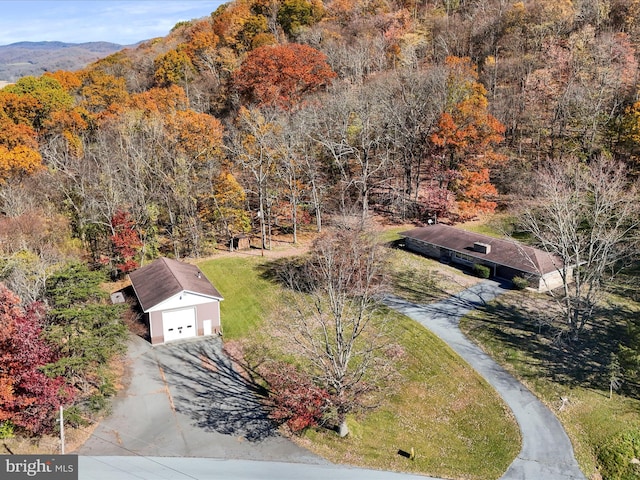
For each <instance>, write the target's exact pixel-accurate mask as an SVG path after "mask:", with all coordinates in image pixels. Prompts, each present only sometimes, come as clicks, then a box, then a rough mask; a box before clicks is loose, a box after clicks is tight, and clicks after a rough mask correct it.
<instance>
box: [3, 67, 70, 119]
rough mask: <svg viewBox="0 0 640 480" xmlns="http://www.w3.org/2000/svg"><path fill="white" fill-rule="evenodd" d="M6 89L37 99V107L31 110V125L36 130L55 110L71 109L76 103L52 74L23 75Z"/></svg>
mask: <svg viewBox="0 0 640 480" xmlns="http://www.w3.org/2000/svg"><path fill="white" fill-rule="evenodd" d="M4 90H5V91H6V92H9V93H14V94H16V95H20V96H28V97H31V98H33V99H35V100H36V108H35V109H34V110H33V111H32V112H31V114H32V115H33V120H32V123H31V125H30V126H32V127H33V128H34V129H36V130H39V129H40V128H42V126H43V123H44V122H45V121H46V120H47V119H48V118H49V117H50V115H51V114H52V113H53V112H55V111H59V110H66V109H70V108H71V107H73V105H74V100H73V97H72V96H71V95H70V94H69V93H68V92H67V91H66V90H65V89H64V88H63V87H62V85H60V83H59V82H58V81H57V80H56V79H55V78H53V77H50V76H42V77H37V78H36V77H23V78H21V79H20V80H18V81H17V82H16V83H15V84H13V85H9V86H8V87H5V89H4Z"/></svg>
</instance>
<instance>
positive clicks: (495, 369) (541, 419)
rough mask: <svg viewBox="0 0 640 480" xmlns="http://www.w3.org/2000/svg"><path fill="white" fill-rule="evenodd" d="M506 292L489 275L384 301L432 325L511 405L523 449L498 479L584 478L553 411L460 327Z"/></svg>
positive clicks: (415, 318) (423, 323) (423, 322)
mask: <svg viewBox="0 0 640 480" xmlns="http://www.w3.org/2000/svg"><path fill="white" fill-rule="evenodd" d="M502 292H504V288H503V286H502V285H501V284H500V283H498V282H495V281H491V280H487V281H484V282H481V283H478V284H476V285H474V286H472V287H470V288H468V289H467V290H464V291H463V292H461V293H459V294H458V295H455V296H453V297H450V298H448V299H446V300H444V301H441V302H438V303H434V304H430V305H418V304H414V303H410V302H407V301H405V300H402V299H399V298H395V297H388V298H387V299H386V300H385V303H386V304H387V305H388V306H389V307H391V308H393V309H395V310H398V311H399V312H401V313H403V314H405V315H407V316H408V317H410V318H412V319H414V320H415V321H417V322H419V323H420V324H422V325H423V326H425V327H426V328H427V329H429V330H431V331H432V332H433V333H435V334H436V335H437V336H438V337H440V338H441V339H442V340H443V341H444V342H445V343H447V344H448V345H449V346H450V347H451V348H452V349H453V350H454V351H455V352H456V353H458V355H460V356H461V357H462V358H463V359H464V360H465V361H466V362H467V363H469V365H471V367H472V368H474V369H475V370H476V371H477V372H478V373H480V375H482V376H483V377H484V378H485V379H486V380H487V381H488V382H489V383H490V384H491V385H492V386H493V387H494V388H495V389H496V391H497V392H498V393H499V394H500V396H502V398H503V399H504V401H505V402H506V403H507V405H508V406H509V407H510V408H511V411H512V412H513V415H514V416H515V418H516V421H517V422H518V426H519V427H520V432H521V434H522V449H521V451H520V453H519V455H518V457H517V458H516V459H515V460H514V462H513V463H512V464H511V466H510V467H509V468H508V469H507V471H506V473H505V474H504V475H503V476H502V477H501V480H542V479H544V480H568V479H576V480H585V476H584V474H583V473H582V471H581V470H580V468H579V467H578V462H577V461H576V459H575V456H574V453H573V447H572V445H571V442H570V440H569V437H568V436H567V434H566V432H565V431H564V429H563V428H562V425H561V424H560V422H559V421H558V419H557V418H556V416H555V415H554V414H553V413H552V412H551V411H550V410H549V409H548V408H547V407H546V406H545V405H544V404H542V402H540V401H539V400H538V399H537V398H536V397H535V395H533V394H532V393H531V392H530V391H529V390H528V389H527V388H526V387H525V386H524V385H522V383H520V382H519V381H518V380H516V379H515V378H514V377H513V376H512V375H510V374H509V373H508V372H507V371H506V370H504V369H503V368H502V367H500V366H499V365H498V364H497V363H496V362H495V361H494V360H493V359H491V358H490V357H489V356H488V355H487V354H485V353H484V352H483V351H482V350H481V349H480V348H479V347H478V346H477V345H475V344H474V343H473V342H471V341H470V340H469V339H468V338H467V337H465V336H464V334H463V333H462V332H461V331H460V328H459V323H460V318H461V317H462V316H464V315H465V314H467V313H468V312H470V311H472V310H475V309H476V308H478V306H480V305H483V304H486V303H487V302H489V301H491V300H493V299H494V298H496V297H497V296H498V295H500V294H501V293H502Z"/></svg>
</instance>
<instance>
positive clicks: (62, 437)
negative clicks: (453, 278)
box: [59, 405, 64, 455]
mask: <svg viewBox="0 0 640 480" xmlns="http://www.w3.org/2000/svg"><path fill="white" fill-rule="evenodd" d="M59 421H60V453H61V454H62V455H64V414H63V413H62V405H60V420H59Z"/></svg>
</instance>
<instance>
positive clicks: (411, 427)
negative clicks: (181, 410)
mask: <svg viewBox="0 0 640 480" xmlns="http://www.w3.org/2000/svg"><path fill="white" fill-rule="evenodd" d="M269 261H270V260H269V259H268V258H261V257H253V256H252V257H240V256H234V257H221V258H215V259H212V260H208V261H206V262H202V263H201V264H200V268H201V269H202V270H203V272H204V273H205V274H206V275H207V276H208V277H209V278H212V279H215V285H216V287H217V288H218V289H219V290H220V292H221V293H222V295H223V296H224V297H225V300H224V301H223V302H222V305H221V310H222V311H221V315H222V322H223V327H224V334H225V340H242V341H243V342H256V343H258V342H261V343H262V344H264V343H265V340H264V338H261V333H260V332H261V330H263V329H262V328H261V327H262V326H263V325H264V322H265V321H266V320H265V319H267V318H269V316H270V315H273V314H274V312H279V311H280V308H281V305H279V303H278V302H279V299H280V298H281V296H280V295H279V292H280V290H279V289H280V288H281V287H279V286H278V285H276V284H275V283H272V282H270V281H268V280H267V279H266V278H265V277H264V275H263V272H264V271H265V268H264V267H265V265H266V263H267V262H269ZM271 261H273V260H271ZM414 262H416V263H414ZM392 265H393V270H394V272H396V274H397V272H402V271H406V269H407V268H413V269H415V270H412V271H414V272H415V273H416V274H418V273H420V274H421V275H424V276H426V277H428V278H429V281H428V282H424V283H425V285H427V284H428V288H426V287H425V289H423V290H421V291H419V292H415V291H413V292H407V291H406V287H407V285H408V282H409V278H404V279H401V280H396V285H395V291H396V293H403V289H404V290H405V291H404V293H407V294H409V295H414V296H415V299H416V300H420V299H421V300H420V301H425V300H428V299H432V298H433V299H435V298H438V297H439V296H441V295H446V291H447V289H450V288H451V289H456V288H461V286H460V285H459V283H460V282H459V281H456V280H454V278H455V277H454V276H453V275H454V272H453V271H452V272H450V275H451V278H446V279H444V280H442V277H441V273H433V274H429V273H425V269H438V271H440V269H444V270H443V271H446V268H448V267H446V266H444V265H441V264H439V263H437V262H431V261H428V260H426V259H423V258H421V257H418V256H415V255H412V254H408V253H406V252H402V251H396V250H393V251H392ZM396 274H394V276H397V275H396ZM439 279H440V280H442V284H443V285H446V287H442V286H439V283H438V282H439ZM473 280H474V281H475V279H473ZM430 292H431V293H430ZM387 315H389V316H390V317H391V318H390V320H391V324H392V329H391V331H392V333H391V337H392V338H393V341H394V342H397V344H398V345H399V347H400V350H401V351H402V352H403V354H402V355H401V356H400V359H399V360H397V364H396V369H397V370H398V375H399V377H398V378H399V380H396V382H395V384H394V385H390V387H389V389H388V390H387V391H383V392H380V397H379V398H378V399H377V400H378V402H379V405H380V407H379V408H378V409H376V410H374V411H371V412H368V413H366V414H361V415H352V416H351V417H350V418H349V419H348V423H349V427H350V430H351V433H350V435H349V436H348V437H346V438H343V439H341V438H339V437H338V436H337V435H336V434H335V433H333V432H330V431H327V430H322V429H317V430H308V431H307V432H306V433H305V434H304V435H303V436H301V437H298V438H296V439H295V440H296V441H297V442H299V443H300V444H302V445H303V446H305V447H307V448H308V449H310V450H312V451H314V452H317V453H318V454H320V455H322V456H324V457H325V458H328V459H330V460H331V461H334V462H339V463H345V464H350V465H357V466H362V467H368V468H375V469H385V470H386V469H388V470H398V471H407V472H415V473H422V474H428V475H435V476H441V477H450V478H469V479H487V480H488V479H495V478H498V477H500V475H501V474H502V473H503V472H504V471H505V470H506V469H507V467H508V466H509V464H510V463H511V462H512V461H513V459H514V458H515V456H516V455H517V453H518V452H519V450H520V438H519V431H518V428H517V425H516V424H515V421H514V420H513V418H512V417H511V415H510V413H509V411H508V409H506V408H505V406H504V404H503V402H502V401H501V399H500V398H499V397H498V395H497V394H496V393H495V392H494V391H493V389H491V387H490V386H489V385H488V384H486V382H484V380H482V379H481V378H480V377H479V376H478V375H477V374H476V373H475V372H474V371H473V370H472V369H471V368H470V367H468V366H467V365H466V364H464V363H463V362H462V361H461V360H460V359H459V357H458V356H457V355H456V354H454V353H453V352H452V351H451V350H450V349H449V348H448V347H447V346H446V345H444V344H443V343H442V342H440V341H439V340H438V339H437V338H436V337H434V336H433V335H432V334H431V333H429V332H428V331H427V330H425V329H424V328H422V327H421V326H420V325H418V324H417V323H415V322H413V321H411V320H410V319H408V318H406V317H404V316H401V315H398V314H396V313H395V312H387ZM276 342H277V339H275V338H270V339H269V343H272V344H273V343H276ZM270 347H271V348H277V345H270ZM412 448H413V449H414V452H415V454H416V455H415V459H414V460H410V459H408V458H406V457H405V456H402V455H400V454H399V453H398V452H399V450H402V451H405V452H410V451H411V449H412Z"/></svg>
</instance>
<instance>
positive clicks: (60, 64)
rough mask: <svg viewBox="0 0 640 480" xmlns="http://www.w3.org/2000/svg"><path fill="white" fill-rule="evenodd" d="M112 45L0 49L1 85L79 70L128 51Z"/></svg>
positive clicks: (62, 44)
mask: <svg viewBox="0 0 640 480" xmlns="http://www.w3.org/2000/svg"><path fill="white" fill-rule="evenodd" d="M127 47H129V45H119V44H117V43H110V42H86V43H66V42H54V41H52V42H48V41H47V42H44V41H43V42H16V43H12V44H9V45H0V82H2V81H4V82H15V81H16V80H18V79H19V78H21V77H25V76H27V75H34V76H40V75H42V74H43V73H44V72H55V71H56V70H69V71H74V70H79V69H81V68H83V67H85V66H86V65H88V64H89V63H91V62H94V61H96V60H98V59H100V58H103V57H106V56H107V55H110V54H112V53H114V52H117V51H119V50H122V49H123V48H127Z"/></svg>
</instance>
